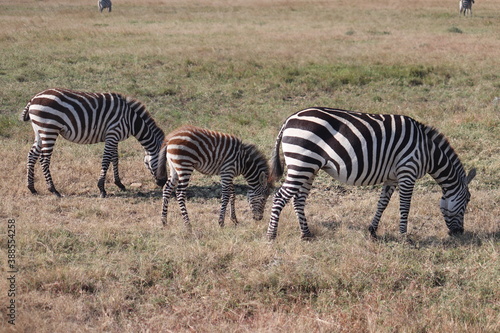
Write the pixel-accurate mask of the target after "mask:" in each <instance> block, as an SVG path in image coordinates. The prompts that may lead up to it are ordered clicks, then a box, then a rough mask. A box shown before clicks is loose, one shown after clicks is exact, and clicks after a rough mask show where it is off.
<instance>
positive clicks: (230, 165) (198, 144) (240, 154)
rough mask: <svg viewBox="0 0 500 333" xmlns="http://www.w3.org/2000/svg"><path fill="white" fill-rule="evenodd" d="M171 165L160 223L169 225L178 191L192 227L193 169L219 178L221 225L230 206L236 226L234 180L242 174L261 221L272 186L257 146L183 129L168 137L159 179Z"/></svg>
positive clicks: (178, 199)
mask: <svg viewBox="0 0 500 333" xmlns="http://www.w3.org/2000/svg"><path fill="white" fill-rule="evenodd" d="M167 163H168V166H169V170H170V177H169V179H168V181H167V183H166V185H165V187H164V189H163V205H162V213H161V220H162V223H163V225H164V226H165V225H166V223H167V210H168V202H169V199H170V197H171V195H172V192H173V191H174V190H175V189H176V188H177V191H176V196H177V201H178V203H179V206H180V208H181V213H182V217H183V219H184V223H185V224H186V225H188V226H189V225H190V220H189V216H188V212H187V209H186V188H187V186H188V184H189V179H190V177H191V175H192V173H193V171H194V170H197V171H199V172H201V173H202V174H205V175H220V177H221V184H222V204H221V209H220V215H219V221H218V222H219V225H220V226H221V227H222V226H223V225H224V218H225V214H226V208H227V205H228V203H229V204H230V213H231V220H232V221H233V222H234V223H235V224H237V223H238V220H237V219H236V211H235V208H234V201H235V194H234V185H233V179H234V178H235V177H237V176H238V175H243V177H245V180H246V181H247V183H248V185H249V187H250V189H249V191H248V201H249V203H250V207H251V209H252V213H253V218H254V219H255V220H261V219H262V216H263V212H264V207H265V204H266V200H267V197H268V196H269V192H270V188H271V184H270V183H269V180H268V178H269V167H268V165H267V160H266V159H265V158H264V156H263V155H262V153H261V152H259V151H258V150H257V148H256V147H255V146H254V145H251V144H246V143H243V142H242V141H241V140H240V139H239V138H237V137H235V136H232V135H229V134H224V133H220V132H215V131H210V130H207V129H202V128H198V127H194V126H183V127H180V128H178V129H176V130H174V131H173V132H171V133H170V134H168V135H167V137H166V138H165V142H164V144H163V146H162V148H161V151H160V158H159V166H158V172H157V175H156V177H157V179H165V178H166V176H167V166H166V164H167Z"/></svg>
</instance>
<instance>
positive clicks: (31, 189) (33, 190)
mask: <svg viewBox="0 0 500 333" xmlns="http://www.w3.org/2000/svg"><path fill="white" fill-rule="evenodd" d="M28 189H29V190H30V192H31V194H33V195H37V194H38V192H37V191H36V190H35V188H30V187H28Z"/></svg>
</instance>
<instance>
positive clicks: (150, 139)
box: [21, 89, 165, 198]
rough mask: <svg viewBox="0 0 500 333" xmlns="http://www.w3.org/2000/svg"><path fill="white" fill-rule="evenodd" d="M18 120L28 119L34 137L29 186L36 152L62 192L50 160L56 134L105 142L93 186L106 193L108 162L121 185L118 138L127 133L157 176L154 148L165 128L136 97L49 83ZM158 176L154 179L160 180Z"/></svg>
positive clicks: (48, 176)
mask: <svg viewBox="0 0 500 333" xmlns="http://www.w3.org/2000/svg"><path fill="white" fill-rule="evenodd" d="M21 120H23V121H28V120H31V125H32V127H33V130H34V132H35V142H34V143H33V146H32V147H31V149H30V151H29V154H28V162H27V178H28V189H29V190H30V191H31V193H33V194H37V191H36V190H35V185H34V167H35V164H36V161H37V160H38V159H39V158H40V164H41V166H42V170H43V174H44V176H45V181H46V183H47V187H48V189H49V191H50V192H52V193H53V194H55V195H56V196H58V197H60V196H61V194H60V193H59V192H58V191H57V190H56V188H55V186H54V183H53V181H52V176H51V174H50V170H49V166H50V159H51V156H52V151H53V149H54V144H55V142H56V139H57V137H58V136H59V135H61V136H62V137H63V138H65V139H66V140H68V141H71V142H75V143H80V144H91V143H97V142H104V143H105V145H104V154H103V157H102V168H101V174H100V177H99V181H98V182H97V186H98V188H99V190H100V196H101V197H103V198H104V197H106V191H105V189H104V182H105V179H106V172H107V170H108V168H109V165H110V163H112V164H113V172H114V179H115V184H116V185H117V186H118V187H119V188H120V189H121V190H125V186H124V185H123V184H122V182H121V180H120V176H119V173H118V142H119V141H123V140H125V139H127V138H128V137H129V136H130V135H133V136H135V137H136V138H137V140H138V141H139V142H140V144H141V145H142V146H143V148H144V149H145V153H146V156H145V158H144V163H145V164H146V167H147V168H148V169H149V171H150V172H151V174H152V175H153V176H155V174H156V169H157V167H158V153H159V151H160V148H161V144H162V142H163V139H164V138H165V134H164V133H163V131H162V130H161V129H160V128H159V127H158V126H157V125H156V123H155V121H154V120H153V118H152V117H151V115H150V114H149V112H148V111H147V110H146V107H145V106H144V105H143V104H142V103H141V102H139V101H137V100H135V99H133V98H131V97H124V96H122V95H120V94H117V93H88V92H80V91H73V90H69V89H48V90H44V91H42V92H40V93H38V94H36V95H35V96H34V97H33V98H32V99H31V100H30V101H29V102H28V104H27V105H26V107H25V108H24V110H23V111H22V113H21ZM161 182H162V180H157V183H159V185H163V184H161Z"/></svg>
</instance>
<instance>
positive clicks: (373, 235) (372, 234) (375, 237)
mask: <svg viewBox="0 0 500 333" xmlns="http://www.w3.org/2000/svg"><path fill="white" fill-rule="evenodd" d="M368 231H370V236H372V238H373V239H377V230H376V229H375V228H374V227H373V226H369V227H368Z"/></svg>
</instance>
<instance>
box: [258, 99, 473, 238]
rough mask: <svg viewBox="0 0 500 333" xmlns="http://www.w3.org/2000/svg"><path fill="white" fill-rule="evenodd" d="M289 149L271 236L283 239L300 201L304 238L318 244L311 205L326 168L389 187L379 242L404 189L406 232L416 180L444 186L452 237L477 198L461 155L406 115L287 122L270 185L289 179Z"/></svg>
mask: <svg viewBox="0 0 500 333" xmlns="http://www.w3.org/2000/svg"><path fill="white" fill-rule="evenodd" d="M280 144H281V145H282V149H283V154H284V158H285V164H286V165H287V167H288V171H287V175H286V179H285V182H284V183H283V186H281V188H280V189H279V190H278V191H277V192H276V194H275V196H274V201H273V206H272V211H271V219H270V222H269V227H268V230H267V236H268V238H269V239H270V240H272V239H274V238H276V235H277V228H278V221H279V216H280V213H281V210H282V209H283V207H284V206H285V205H286V203H287V202H288V201H289V200H290V199H291V198H293V201H294V202H293V207H294V209H295V213H296V215H297V217H298V220H299V225H300V229H301V232H302V238H305V239H307V238H311V237H312V234H311V232H310V231H309V227H308V225H307V221H306V217H305V214H304V207H305V202H306V198H307V196H308V194H309V191H310V189H311V187H312V183H313V180H314V177H315V176H316V174H317V173H318V171H319V170H324V171H326V172H327V173H328V174H329V175H330V176H332V177H333V178H335V179H336V180H338V181H340V182H343V183H346V184H350V185H375V184H383V188H382V193H381V195H380V199H379V201H378V205H377V211H376V213H375V216H374V218H373V220H372V222H371V225H370V227H369V231H370V233H371V235H372V236H373V237H376V232H377V228H378V224H379V221H380V218H381V216H382V213H383V212H384V210H385V208H386V207H387V204H388V203H389V200H390V198H391V196H392V194H393V192H394V190H395V188H396V185H398V186H399V194H400V205H399V207H400V222H399V230H400V233H401V234H406V231H407V222H408V212H409V210H410V201H411V196H412V193H413V187H414V185H415V181H416V180H417V179H419V178H421V177H423V176H424V175H425V174H426V173H428V174H430V175H431V176H432V177H433V178H434V179H435V180H436V182H437V183H438V184H439V185H440V186H441V188H442V192H443V196H442V198H441V212H442V214H443V216H444V220H445V222H446V225H447V226H448V229H449V231H450V234H455V233H463V231H464V228H463V222H464V213H465V209H466V206H467V203H468V202H469V199H470V194H469V190H468V184H469V183H470V181H471V180H472V179H473V178H474V176H475V174H476V170H475V169H472V170H471V171H470V173H469V175H467V174H466V173H465V170H464V168H463V166H462V163H461V162H460V160H459V158H458V156H457V154H456V153H455V152H454V150H453V148H452V147H451V146H450V144H449V143H448V141H447V140H446V138H445V137H444V136H443V135H442V134H440V133H439V132H438V131H437V130H436V129H434V128H432V127H429V126H426V125H423V124H421V123H419V122H417V121H415V120H414V119H412V118H410V117H406V116H401V115H379V114H366V113H360V112H352V111H345V110H338V109H330V108H309V109H305V110H302V111H299V112H297V113H295V114H293V115H291V116H290V117H288V119H286V120H285V122H284V124H283V126H282V127H281V129H280V131H279V134H278V137H277V139H276V143H275V149H274V152H273V156H272V157H271V179H276V178H279V177H281V176H282V175H283V166H282V164H281V160H280Z"/></svg>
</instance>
